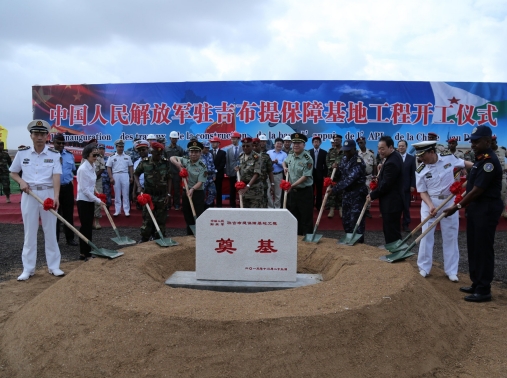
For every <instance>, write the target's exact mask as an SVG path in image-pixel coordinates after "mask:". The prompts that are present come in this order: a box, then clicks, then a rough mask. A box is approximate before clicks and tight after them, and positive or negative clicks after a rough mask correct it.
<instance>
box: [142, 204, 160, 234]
mask: <svg viewBox="0 0 507 378" xmlns="http://www.w3.org/2000/svg"><path fill="white" fill-rule="evenodd" d="M145 206H146V209H147V210H148V213H150V217H151V220H152V221H153V224H154V225H155V228H156V229H157V232H160V227H159V226H158V223H157V220H156V219H155V216H154V215H153V213H152V211H151V208H150V204H149V203H147V204H146V205H145Z"/></svg>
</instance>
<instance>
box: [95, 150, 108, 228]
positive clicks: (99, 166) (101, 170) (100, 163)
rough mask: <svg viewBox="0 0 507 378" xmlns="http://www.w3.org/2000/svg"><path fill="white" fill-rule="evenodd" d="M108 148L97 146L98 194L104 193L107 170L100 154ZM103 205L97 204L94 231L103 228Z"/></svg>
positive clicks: (96, 184)
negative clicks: (101, 223) (104, 179)
mask: <svg viewBox="0 0 507 378" xmlns="http://www.w3.org/2000/svg"><path fill="white" fill-rule="evenodd" d="M105 148H106V147H105V146H104V145H103V144H97V149H98V150H99V156H97V159H96V160H95V174H96V175H97V180H96V181H95V191H96V192H97V193H103V189H102V173H104V171H105V170H106V161H105V160H104V158H103V157H102V154H101V153H100V150H101V149H105ZM100 208H101V205H100V204H95V213H94V218H95V224H94V225H93V229H95V230H100V229H101V228H102V226H101V225H100V218H102V212H101V211H100Z"/></svg>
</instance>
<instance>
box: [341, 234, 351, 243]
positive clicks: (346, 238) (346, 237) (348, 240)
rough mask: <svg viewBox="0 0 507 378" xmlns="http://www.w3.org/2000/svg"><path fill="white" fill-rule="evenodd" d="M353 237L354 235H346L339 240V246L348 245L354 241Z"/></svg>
mask: <svg viewBox="0 0 507 378" xmlns="http://www.w3.org/2000/svg"><path fill="white" fill-rule="evenodd" d="M352 235H354V234H350V233H349V234H345V236H342V237H341V238H340V239H339V240H338V244H348V243H349V242H350V241H351V240H352Z"/></svg>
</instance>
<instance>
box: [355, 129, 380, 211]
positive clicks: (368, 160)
mask: <svg viewBox="0 0 507 378" xmlns="http://www.w3.org/2000/svg"><path fill="white" fill-rule="evenodd" d="M357 145H358V147H359V150H357V154H358V155H359V157H360V158H361V159H363V161H364V164H365V167H366V183H365V185H366V187H367V188H368V193H369V192H370V182H371V180H372V179H373V177H374V176H377V164H376V159H375V152H373V150H368V149H367V148H366V138H365V137H364V136H361V137H358V138H357ZM370 207H371V204H370V203H368V206H367V207H366V213H365V214H364V215H365V216H366V217H368V218H371V213H370Z"/></svg>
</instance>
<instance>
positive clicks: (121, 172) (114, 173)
mask: <svg viewBox="0 0 507 378" xmlns="http://www.w3.org/2000/svg"><path fill="white" fill-rule="evenodd" d="M117 173H127V172H125V171H121V172H113V175H115V174H117Z"/></svg>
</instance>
